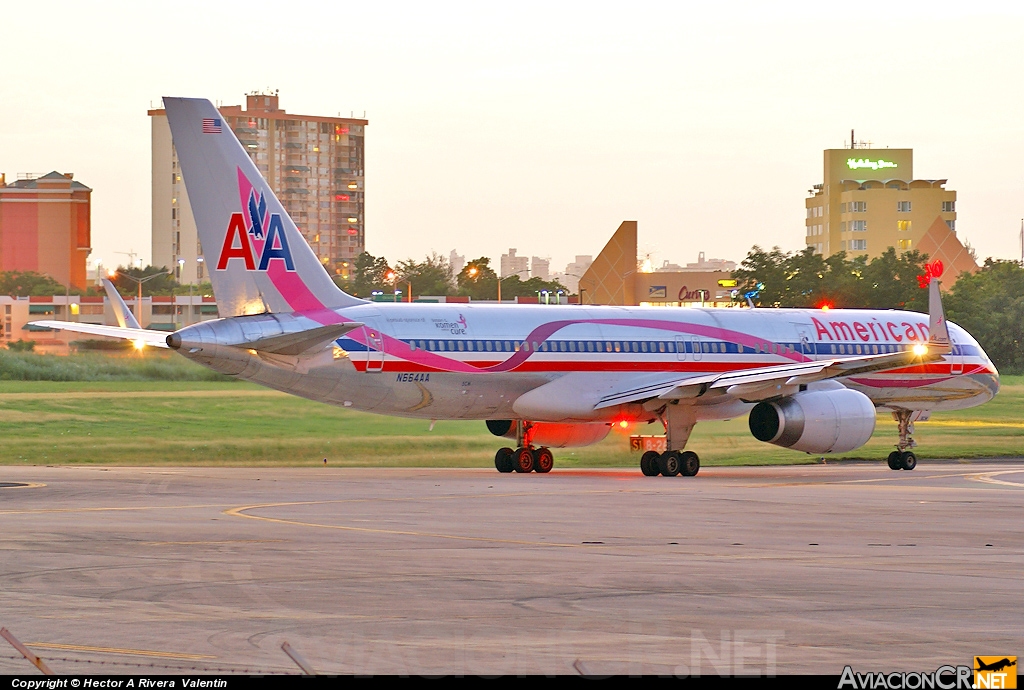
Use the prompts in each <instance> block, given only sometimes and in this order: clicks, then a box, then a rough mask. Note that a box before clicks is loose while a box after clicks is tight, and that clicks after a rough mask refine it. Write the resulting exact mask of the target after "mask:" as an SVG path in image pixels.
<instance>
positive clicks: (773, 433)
mask: <svg viewBox="0 0 1024 690" xmlns="http://www.w3.org/2000/svg"><path fill="white" fill-rule="evenodd" d="M748 421H749V424H750V433H752V434H753V435H754V438H756V439H757V440H758V441H764V442H765V443H773V444H775V445H777V446H782V447H783V448H792V449H793V450H800V451H804V452H805V453H844V452H846V451H850V450H854V449H855V448H860V447H861V446H863V445H864V444H865V443H867V442H868V439H870V438H871V434H872V433H874V431H875V406H874V404H873V403H872V402H871V399H870V398H868V396H866V395H864V394H863V393H860V392H858V391H854V390H850V389H847V388H844V389H841V390H827V391H808V392H804V393H797V394H796V395H792V396H790V397H788V398H782V399H781V400H774V401H772V402H760V403H758V404H757V405H755V406H754V409H752V410H751V411H750V419H749V420H748Z"/></svg>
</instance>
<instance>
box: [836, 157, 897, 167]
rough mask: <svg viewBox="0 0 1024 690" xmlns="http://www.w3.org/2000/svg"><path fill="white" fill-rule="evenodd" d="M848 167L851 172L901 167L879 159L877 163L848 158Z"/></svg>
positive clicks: (863, 159)
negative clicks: (861, 169)
mask: <svg viewBox="0 0 1024 690" xmlns="http://www.w3.org/2000/svg"><path fill="white" fill-rule="evenodd" d="M846 167H848V168H849V169H850V170H859V169H860V168H871V169H872V170H880V169H882V168H898V167H899V166H898V165H897V164H896V163H894V162H893V161H887V160H884V159H882V158H879V159H878V160H876V161H873V160H870V159H868V158H847V159H846Z"/></svg>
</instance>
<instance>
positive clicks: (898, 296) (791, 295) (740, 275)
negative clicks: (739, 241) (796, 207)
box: [732, 246, 1024, 373]
mask: <svg viewBox="0 0 1024 690" xmlns="http://www.w3.org/2000/svg"><path fill="white" fill-rule="evenodd" d="M927 265H928V256H927V255H925V254H921V253H920V252H917V251H909V252H905V253H903V254H900V255H899V256H897V255H896V251H895V250H894V249H892V248H891V247H890V248H889V249H888V250H887V251H886V252H885V253H884V254H882V255H881V256H878V257H876V258H874V259H872V260H871V261H868V260H867V257H865V256H857V257H855V258H852V259H851V258H848V257H847V255H846V252H839V253H837V254H833V255H832V256H828V257H824V256H821V255H820V254H815V253H814V249H813V248H812V247H808V248H807V249H804V250H803V251H799V252H783V251H782V250H781V249H779V248H778V247H774V248H773V249H771V250H770V251H765V250H764V249H762V248H761V247H758V246H754V247H753V248H752V249H751V250H750V252H748V254H747V257H746V258H745V259H744V260H743V263H742V264H740V267H739V268H738V269H737V270H736V271H734V272H733V274H732V277H733V278H734V279H735V280H736V281H737V287H736V296H735V298H734V299H736V300H737V301H739V302H746V301H747V299H749V300H750V301H751V302H753V303H754V304H755V305H756V306H758V307H782V308H786V307H793V308H821V307H825V306H828V307H830V308H836V309H907V310H910V311H917V312H927V311H928V291H927V290H926V289H924V284H925V279H926V278H925V277H926V275H927V272H928V268H927ZM940 279H941V280H942V281H943V284H944V285H945V286H947V287H948V289H944V291H943V298H942V300H943V306H944V308H945V310H946V317H947V318H948V319H949V320H950V321H953V322H954V323H956V324H958V325H960V326H962V327H963V328H965V329H966V330H967V331H968V332H969V333H970V334H971V335H973V336H974V337H975V338H976V339H977V340H978V342H979V343H980V344H981V346H982V347H983V348H984V349H985V352H986V353H988V356H989V357H990V358H991V359H992V362H993V363H994V364H995V365H996V367H997V368H998V369H999V370H1000V371H1002V372H1004V373H1024V267H1022V266H1021V264H1020V263H1019V262H1017V261H1000V260H996V259H991V258H990V259H986V260H985V263H984V265H982V267H981V269H980V270H979V271H978V272H977V273H973V274H972V273H966V272H965V273H961V274H960V275H959V276H953V275H949V274H946V275H943V276H942V278H940Z"/></svg>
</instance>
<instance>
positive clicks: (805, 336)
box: [795, 324, 815, 359]
mask: <svg viewBox="0 0 1024 690" xmlns="http://www.w3.org/2000/svg"><path fill="white" fill-rule="evenodd" d="M795 325H796V335H797V337H798V338H799V339H800V354H802V355H803V356H804V357H807V358H808V359H814V358H815V357H814V355H815V352H814V342H813V341H812V340H811V331H810V329H809V328H807V327H806V326H804V325H803V324H795Z"/></svg>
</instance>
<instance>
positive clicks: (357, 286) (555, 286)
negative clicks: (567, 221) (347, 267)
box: [335, 252, 568, 300]
mask: <svg viewBox="0 0 1024 690" xmlns="http://www.w3.org/2000/svg"><path fill="white" fill-rule="evenodd" d="M335 282H336V283H338V286H339V287H341V289H342V290H344V291H345V292H347V293H349V294H350V295H354V296H356V297H363V298H369V297H371V296H372V295H373V293H374V292H383V293H385V294H388V295H391V294H394V291H395V290H401V291H402V298H403V299H405V298H406V297H407V295H408V290H409V289H410V286H411V288H412V294H413V297H414V298H415V297H418V296H420V295H436V296H444V297H450V296H462V297H470V298H472V299H475V300H494V299H497V297H498V275H497V273H495V272H494V269H493V268H491V260H490V259H489V258H487V257H485V256H482V257H480V258H478V259H473V260H472V261H468V262H466V265H465V266H463V268H462V270H461V271H459V273H458V275H456V274H455V272H454V271H453V270H452V265H451V263H449V261H448V259H447V258H446V257H443V256H439V255H438V254H431V255H430V256H428V257H426V258H425V259H424V260H423V261H416V260H415V259H406V260H404V261H398V262H396V263H395V264H394V265H391V264H390V263H389V262H388V260H387V259H385V258H384V257H383V256H374V255H372V254H370V253H369V252H363V253H362V254H360V255H359V256H357V257H356V260H355V261H354V262H353V264H352V271H351V272H350V274H349V278H348V280H343V279H342V278H341V276H335ZM545 290H546V291H548V292H551V293H557V292H558V291H559V290H561V291H562V292H563V293H566V294H568V290H567V289H566V287H565V286H564V285H562V284H561V283H559V282H558V281H557V280H541V279H540V278H536V277H534V278H530V279H528V280H523V279H521V278H520V277H519V276H517V275H513V276H507V277H505V278H502V279H501V298H502V299H503V300H506V299H513V298H515V297H526V296H533V297H535V296H537V294H538V293H540V292H543V291H545Z"/></svg>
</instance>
